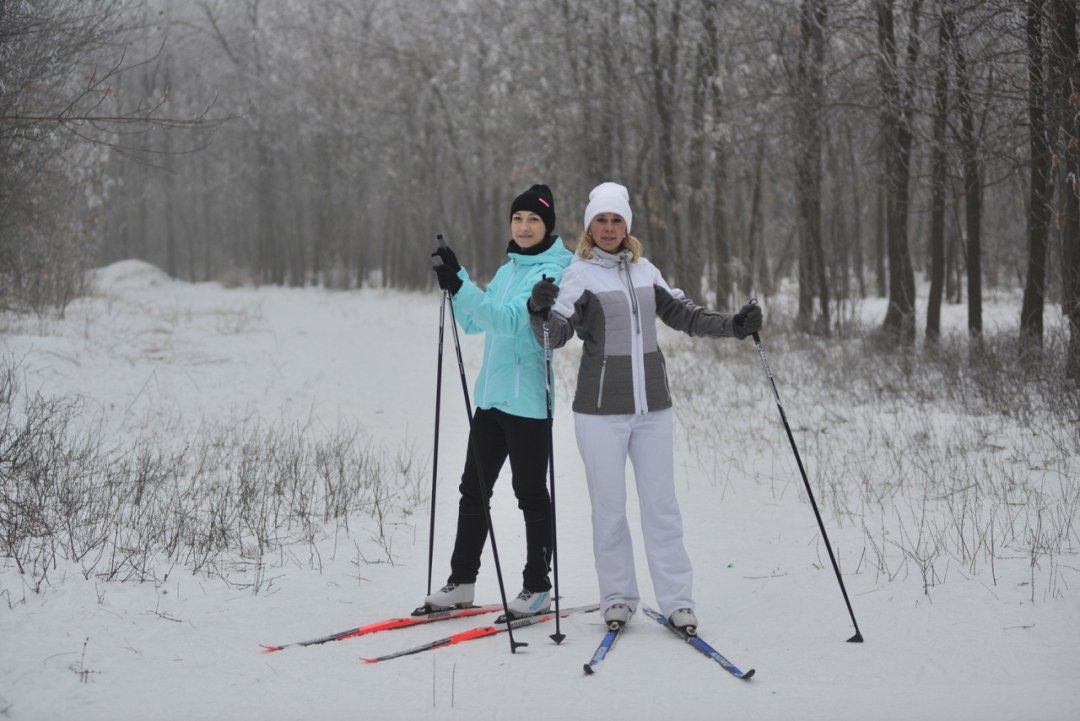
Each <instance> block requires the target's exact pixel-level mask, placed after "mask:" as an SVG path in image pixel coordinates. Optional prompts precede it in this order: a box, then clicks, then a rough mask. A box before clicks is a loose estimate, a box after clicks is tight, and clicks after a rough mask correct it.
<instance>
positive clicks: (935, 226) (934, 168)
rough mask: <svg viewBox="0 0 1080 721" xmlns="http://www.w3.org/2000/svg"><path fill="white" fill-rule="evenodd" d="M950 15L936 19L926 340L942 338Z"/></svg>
mask: <svg viewBox="0 0 1080 721" xmlns="http://www.w3.org/2000/svg"><path fill="white" fill-rule="evenodd" d="M953 22H954V18H953V15H952V12H951V11H950V10H949V9H948V8H947V7H946V6H945V5H944V3H943V4H942V8H941V14H940V17H939V19H938V52H937V60H936V65H937V74H936V76H935V79H934V143H933V149H932V151H931V152H932V159H931V163H930V165H931V170H930V198H931V200H930V297H929V298H927V302H926V339H927V340H928V341H930V342H935V341H937V339H938V338H939V337H940V336H941V299H942V294H943V293H944V290H945V288H944V285H945V197H946V193H947V192H948V189H947V187H946V183H947V181H948V175H947V172H948V162H949V160H948V155H947V150H946V146H945V141H946V132H947V130H948V122H949V118H948V112H949V65H948V45H949V41H950V38H951V37H952V35H953V28H952V23H953Z"/></svg>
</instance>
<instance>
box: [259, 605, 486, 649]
mask: <svg viewBox="0 0 1080 721" xmlns="http://www.w3.org/2000/svg"><path fill="white" fill-rule="evenodd" d="M501 610H503V607H502V605H501V604H499V605H492V606H468V607H466V608H450V609H447V610H445V611H432V612H431V613H425V614H420V615H416V616H407V617H405V618H388V619H386V620H385V621H376V622H375V623H369V624H367V625H366V626H359V627H357V628H350V629H349V630H347V631H338V632H337V633H332V634H330V635H329V636H321V637H319V638H313V639H311V640H309V641H296V642H294V643H286V644H282V645H280V646H265V645H264V646H263V647H262V648H263V652H265V653H274V652H275V651H280V650H282V649H285V648H291V647H293V646H317V645H319V644H320V643H326V642H328V641H342V640H344V639H346V638H355V637H357V636H366V635H367V634H369V633H378V632H379V631H392V630H394V629H395V628H408V627H410V626H419V625H422V624H425V623H433V622H435V621H448V620H450V619H453V618H467V617H469V616H479V615H481V614H484V613H493V612H495V611H501Z"/></svg>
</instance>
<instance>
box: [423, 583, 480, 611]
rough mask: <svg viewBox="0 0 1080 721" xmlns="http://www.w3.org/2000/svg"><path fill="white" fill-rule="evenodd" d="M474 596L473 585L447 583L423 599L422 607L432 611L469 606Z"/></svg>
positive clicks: (474, 588)
mask: <svg viewBox="0 0 1080 721" xmlns="http://www.w3.org/2000/svg"><path fill="white" fill-rule="evenodd" d="M475 595H476V584H475V583H447V584H446V585H445V586H443V587H442V588H440V589H439V590H438V591H436V592H435V593H433V594H431V595H430V596H428V597H427V598H425V599H424V605H425V606H426V607H427V608H429V609H431V610H432V611H445V610H447V609H449V608H465V607H466V606H471V605H472V602H473V598H474V597H475Z"/></svg>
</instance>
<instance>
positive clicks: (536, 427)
mask: <svg viewBox="0 0 1080 721" xmlns="http://www.w3.org/2000/svg"><path fill="white" fill-rule="evenodd" d="M549 423H550V421H548V420H547V419H546V418H540V419H537V418H522V417H521V416H513V415H510V414H509V413H503V412H502V411H499V410H495V409H487V410H485V409H479V408H478V409H477V410H476V413H474V414H473V421H472V429H471V430H470V431H469V448H468V452H467V455H466V457H465V471H464V472H463V473H462V474H461V487H460V490H461V500H460V502H459V504H458V523H457V539H456V540H455V542H454V553H453V555H452V556H451V558H450V579H449V580H450V582H451V583H475V582H476V576H477V574H478V573H479V571H480V554H481V552H482V551H483V550H484V543H485V542H486V541H487V535H488V528H487V518H486V515H485V513H484V504H487V503H489V501H490V499H491V495H492V491H493V490H494V488H495V480H496V479H497V478H498V476H499V471H501V470H502V467H503V464H504V463H505V462H506V459H507V457H508V456H509V458H510V472H511V473H512V475H513V487H514V495H515V496H517V500H518V508H520V509H521V512H522V515H524V517H525V547H526V551H525V570H524V571H523V573H522V574H521V575H522V583H523V585H524V587H525V588H527V589H529V590H530V591H547V590H549V589H550V588H551V581H550V580H549V578H548V571H549V568H550V562H551V497H550V496H549V495H548V487H547V470H548V427H549ZM481 484H482V485H483V492H482V495H481Z"/></svg>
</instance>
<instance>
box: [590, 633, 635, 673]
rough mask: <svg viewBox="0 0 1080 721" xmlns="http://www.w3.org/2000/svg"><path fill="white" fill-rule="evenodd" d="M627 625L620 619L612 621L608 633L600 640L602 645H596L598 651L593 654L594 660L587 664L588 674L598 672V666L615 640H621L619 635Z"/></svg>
mask: <svg viewBox="0 0 1080 721" xmlns="http://www.w3.org/2000/svg"><path fill="white" fill-rule="evenodd" d="M625 627H626V624H625V623H619V622H618V621H615V622H612V624H611V625H610V626H609V627H608V630H607V633H605V634H604V638H602V639H601V640H600V645H599V646H597V647H596V653H594V654H593V657H592V660H590V661H589V662H588V663H587V664H585V673H586V674H593V673H596V666H597V665H598V664H599V663H600V662H601V661H603V660H604V657H606V656H607V655H608V651H610V650H611V647H612V646H614V645H615V642H616V641H618V640H619V636H620V635H621V634H622V630H623V628H625Z"/></svg>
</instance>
